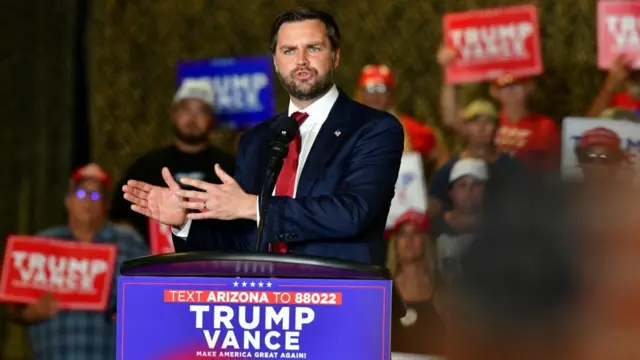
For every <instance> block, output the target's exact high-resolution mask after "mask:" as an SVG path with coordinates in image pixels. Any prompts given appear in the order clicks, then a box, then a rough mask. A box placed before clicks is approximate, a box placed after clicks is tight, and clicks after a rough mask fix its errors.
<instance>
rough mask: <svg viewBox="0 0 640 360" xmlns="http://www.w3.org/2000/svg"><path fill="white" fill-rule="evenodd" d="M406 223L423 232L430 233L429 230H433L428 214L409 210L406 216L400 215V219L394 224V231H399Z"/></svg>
mask: <svg viewBox="0 0 640 360" xmlns="http://www.w3.org/2000/svg"><path fill="white" fill-rule="evenodd" d="M406 223H410V224H413V225H414V226H415V227H417V228H418V229H420V230H422V231H429V229H430V228H431V224H430V222H429V217H428V216H427V214H425V213H422V212H418V211H416V210H413V209H410V210H407V211H406V212H405V213H404V214H402V215H400V217H399V218H398V219H397V220H396V222H395V223H394V224H393V228H392V231H393V232H396V231H398V230H399V229H400V227H401V226H402V225H404V224H406Z"/></svg>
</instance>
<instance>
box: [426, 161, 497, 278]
mask: <svg viewBox="0 0 640 360" xmlns="http://www.w3.org/2000/svg"><path fill="white" fill-rule="evenodd" d="M488 180H489V171H488V167H487V164H486V163H485V162H484V161H483V160H481V159H476V158H462V159H460V160H458V161H456V163H455V164H454V165H453V168H452V169H451V173H450V174H449V196H450V198H451V201H452V208H451V210H448V211H446V212H444V213H443V214H441V215H439V216H436V217H435V218H434V221H433V228H432V231H431V237H432V238H433V239H435V242H436V247H437V249H438V250H437V252H438V269H439V270H440V272H441V273H442V275H443V277H444V278H445V279H446V280H447V281H451V280H452V279H453V278H454V277H455V276H456V275H457V274H458V271H459V260H460V256H461V254H462V253H463V252H464V250H465V249H466V248H467V247H468V246H469V244H470V243H471V241H472V240H473V236H474V234H475V233H476V231H478V229H479V228H480V225H481V222H482V210H483V206H482V203H483V196H484V188H485V184H486V182H487V181H488Z"/></svg>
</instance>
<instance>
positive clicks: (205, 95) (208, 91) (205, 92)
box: [173, 79, 213, 108]
mask: <svg viewBox="0 0 640 360" xmlns="http://www.w3.org/2000/svg"><path fill="white" fill-rule="evenodd" d="M185 99H196V100H200V101H202V102H204V103H205V104H207V105H209V106H211V107H212V108H213V86H211V82H210V81H209V80H206V79H186V80H185V81H183V82H182V84H181V85H180V88H179V89H178V91H177V92H176V95H175V96H174V97H173V102H174V103H177V102H179V101H182V100H185Z"/></svg>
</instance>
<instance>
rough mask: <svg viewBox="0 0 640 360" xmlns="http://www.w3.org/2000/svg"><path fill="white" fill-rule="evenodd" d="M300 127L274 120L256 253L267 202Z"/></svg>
mask: <svg viewBox="0 0 640 360" xmlns="http://www.w3.org/2000/svg"><path fill="white" fill-rule="evenodd" d="M299 126H300V125H299V124H298V122H297V121H296V120H294V119H293V118H291V117H289V116H285V115H283V116H281V117H280V118H278V119H277V120H276V131H275V135H274V139H273V140H272V141H271V143H270V144H269V163H268V165H267V173H266V176H265V180H264V183H263V184H262V189H261V190H260V195H259V198H258V199H259V206H258V210H259V214H260V222H259V223H258V233H257V237H256V252H258V251H260V248H261V246H262V234H263V232H264V221H265V218H266V217H267V211H268V209H269V201H270V200H271V194H272V193H273V189H274V188H275V186H276V180H277V179H278V175H280V170H282V165H283V164H284V158H285V157H287V154H288V153H289V143H290V142H291V141H292V140H293V138H294V137H295V136H296V134H297V133H298V127H299Z"/></svg>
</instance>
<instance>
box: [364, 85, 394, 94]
mask: <svg viewBox="0 0 640 360" xmlns="http://www.w3.org/2000/svg"><path fill="white" fill-rule="evenodd" d="M364 91H366V92H367V93H369V94H386V93H387V92H388V91H389V88H388V87H387V85H385V84H371V85H367V86H365V87H364Z"/></svg>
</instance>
